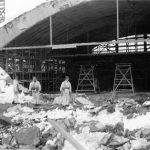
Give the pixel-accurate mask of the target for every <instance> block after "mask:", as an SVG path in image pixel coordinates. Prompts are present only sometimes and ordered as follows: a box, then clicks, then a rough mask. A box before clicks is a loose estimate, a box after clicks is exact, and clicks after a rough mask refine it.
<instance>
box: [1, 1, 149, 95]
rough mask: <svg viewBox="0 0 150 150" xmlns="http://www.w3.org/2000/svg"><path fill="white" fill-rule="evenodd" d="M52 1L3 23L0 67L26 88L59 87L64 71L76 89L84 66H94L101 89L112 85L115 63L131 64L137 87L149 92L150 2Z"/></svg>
mask: <svg viewBox="0 0 150 150" xmlns="http://www.w3.org/2000/svg"><path fill="white" fill-rule="evenodd" d="M116 3H117V2H116V0H107V1H106V0H85V1H84V0H82V1H78V0H75V1H73V0H64V1H61V0H53V1H50V2H47V3H44V4H42V5H40V6H38V7H37V8H35V9H33V10H32V11H29V12H27V13H25V14H22V15H21V16H19V17H18V18H15V19H14V20H13V21H11V22H9V23H8V24H6V25H5V26H3V27H2V28H0V35H1V36H0V47H1V57H0V62H1V66H2V67H3V68H5V69H6V71H7V72H8V73H9V74H11V76H12V77H13V76H14V75H18V76H19V78H20V80H21V81H22V83H23V84H24V86H26V87H28V85H29V82H30V81H31V79H32V76H37V77H38V78H39V80H40V82H41V84H42V87H43V88H42V89H43V92H47V93H49V92H57V91H58V90H59V87H60V83H61V82H62V80H63V78H64V76H65V75H66V74H67V75H69V76H70V79H71V83H72V86H73V90H74V91H76V90H77V85H78V83H79V74H80V71H81V70H80V68H81V65H82V66H85V65H86V66H90V67H91V66H94V69H93V75H94V80H96V81H97V83H96V84H97V85H99V88H100V90H101V91H110V90H113V84H114V78H115V67H116V64H117V63H126V64H129V63H130V64H131V66H132V77H133V83H134V89H135V91H149V90H150V87H149V83H150V77H149V74H150V68H149V56H150V53H149V51H150V40H149V37H150V31H149V30H150V28H149V26H150V20H149V17H150V12H149V7H150V2H149V1H147V0H142V1H140V0H139V1H138V0H137V1H135V0H119V1H118V11H119V12H118V23H119V24H118V27H119V33H118V34H119V39H117V7H116V6H117V5H116Z"/></svg>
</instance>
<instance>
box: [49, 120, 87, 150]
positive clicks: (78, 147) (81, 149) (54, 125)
mask: <svg viewBox="0 0 150 150" xmlns="http://www.w3.org/2000/svg"><path fill="white" fill-rule="evenodd" d="M48 121H49V122H50V123H51V125H52V126H53V127H54V128H55V129H56V130H57V131H58V132H60V133H61V134H62V135H63V136H64V137H65V138H66V139H67V140H68V141H69V142H70V143H71V144H72V145H73V146H74V147H75V148H76V149H77V150H86V149H85V148H84V147H83V146H82V145H81V144H80V143H78V142H77V141H76V140H75V139H74V138H73V137H72V136H71V135H69V134H68V133H67V132H66V131H65V130H64V129H63V128H62V127H61V126H60V125H59V124H58V123H57V122H55V121H54V120H51V119H48Z"/></svg>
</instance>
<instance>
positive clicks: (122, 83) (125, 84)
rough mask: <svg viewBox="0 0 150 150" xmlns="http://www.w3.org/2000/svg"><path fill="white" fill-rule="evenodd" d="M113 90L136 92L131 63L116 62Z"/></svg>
mask: <svg viewBox="0 0 150 150" xmlns="http://www.w3.org/2000/svg"><path fill="white" fill-rule="evenodd" d="M113 91H114V92H133V93H134V85H133V78H132V71H131V64H130V63H118V64H116V70H115V78H114V86H113Z"/></svg>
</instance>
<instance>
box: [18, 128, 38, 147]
mask: <svg viewBox="0 0 150 150" xmlns="http://www.w3.org/2000/svg"><path fill="white" fill-rule="evenodd" d="M15 138H16V141H17V143H18V144H19V145H33V146H37V145H38V144H39V143H40V129H39V128H38V127H31V128H27V129H24V128H23V129H20V130H19V131H18V132H17V133H15Z"/></svg>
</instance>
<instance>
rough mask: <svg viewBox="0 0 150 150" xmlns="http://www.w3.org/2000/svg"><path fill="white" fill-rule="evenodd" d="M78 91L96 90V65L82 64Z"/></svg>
mask: <svg viewBox="0 0 150 150" xmlns="http://www.w3.org/2000/svg"><path fill="white" fill-rule="evenodd" d="M76 92H94V93H95V92H96V88H95V81H94V66H92V65H81V66H80V73H79V79H78V85H77V90H76Z"/></svg>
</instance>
